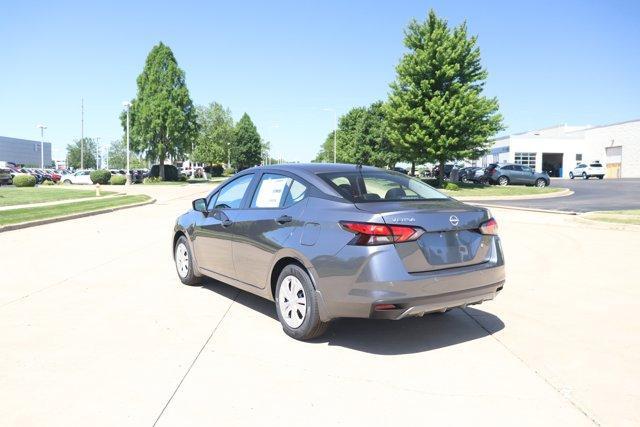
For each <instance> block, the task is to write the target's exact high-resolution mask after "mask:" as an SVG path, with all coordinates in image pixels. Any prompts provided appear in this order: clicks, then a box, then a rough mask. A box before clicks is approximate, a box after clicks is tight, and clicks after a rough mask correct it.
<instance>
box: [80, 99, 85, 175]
mask: <svg viewBox="0 0 640 427" xmlns="http://www.w3.org/2000/svg"><path fill="white" fill-rule="evenodd" d="M80 102H81V107H80V110H81V113H80V170H82V169H84V98H82V100H81V101H80Z"/></svg>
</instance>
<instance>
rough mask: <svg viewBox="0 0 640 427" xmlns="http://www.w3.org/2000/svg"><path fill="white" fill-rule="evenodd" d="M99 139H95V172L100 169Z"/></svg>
mask: <svg viewBox="0 0 640 427" xmlns="http://www.w3.org/2000/svg"><path fill="white" fill-rule="evenodd" d="M99 162H100V137H99V136H98V137H96V170H98V169H100V166H99V165H100V163H99Z"/></svg>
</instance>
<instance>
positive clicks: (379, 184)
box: [318, 170, 447, 203]
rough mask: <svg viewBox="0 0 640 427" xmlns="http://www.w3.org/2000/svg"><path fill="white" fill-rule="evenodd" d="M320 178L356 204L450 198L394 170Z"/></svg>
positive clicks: (331, 175)
mask: <svg viewBox="0 0 640 427" xmlns="http://www.w3.org/2000/svg"><path fill="white" fill-rule="evenodd" d="M318 176H319V177H320V178H322V179H323V180H324V181H325V182H327V183H328V184H329V185H331V186H332V187H333V188H335V189H336V191H338V193H340V194H341V195H342V196H343V197H344V198H345V199H347V200H349V201H351V202H354V203H363V202H380V201H405V200H406V201H410V200H441V199H446V198H447V196H445V195H444V194H442V193H440V192H438V191H437V190H436V189H434V188H433V187H431V186H429V185H427V184H425V183H424V182H422V181H420V180H419V179H417V178H413V177H410V176H408V175H404V174H402V173H398V172H394V171H383V170H361V171H353V172H331V173H320V174H318Z"/></svg>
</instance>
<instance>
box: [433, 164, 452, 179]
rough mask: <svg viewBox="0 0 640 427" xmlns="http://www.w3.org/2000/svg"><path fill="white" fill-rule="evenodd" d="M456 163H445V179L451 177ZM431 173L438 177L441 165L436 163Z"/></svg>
mask: <svg viewBox="0 0 640 427" xmlns="http://www.w3.org/2000/svg"><path fill="white" fill-rule="evenodd" d="M454 166H455V165H454V164H453V163H447V164H445V165H444V177H445V179H449V177H450V176H451V170H452V169H453V167H454ZM431 175H432V176H434V177H436V178H437V177H438V176H440V165H435V166H434V167H433V170H432V171H431Z"/></svg>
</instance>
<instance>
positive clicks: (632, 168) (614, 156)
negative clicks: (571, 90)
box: [480, 120, 640, 178]
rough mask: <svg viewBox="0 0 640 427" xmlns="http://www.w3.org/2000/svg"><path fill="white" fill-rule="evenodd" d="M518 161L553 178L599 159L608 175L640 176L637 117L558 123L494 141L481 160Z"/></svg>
mask: <svg viewBox="0 0 640 427" xmlns="http://www.w3.org/2000/svg"><path fill="white" fill-rule="evenodd" d="M480 162H482V166H487V165H488V164H489V163H519V164H523V165H527V166H530V167H532V168H534V169H535V170H536V171H538V172H541V171H543V170H545V171H547V172H549V175H551V176H555V177H562V178H568V177H569V172H570V171H571V170H572V169H573V168H575V167H576V165H578V164H580V163H586V164H589V163H595V162H599V163H601V164H602V165H604V167H605V168H606V171H607V175H606V177H607V178H640V120H631V121H627V122H621V123H614V124H610V125H604V126H568V125H558V126H553V127H549V128H544V129H539V130H534V131H528V132H523V133H518V134H514V135H509V136H505V137H502V138H497V139H495V140H493V146H492V148H491V150H490V152H489V154H487V155H486V156H484V157H482V158H481V159H480Z"/></svg>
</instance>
